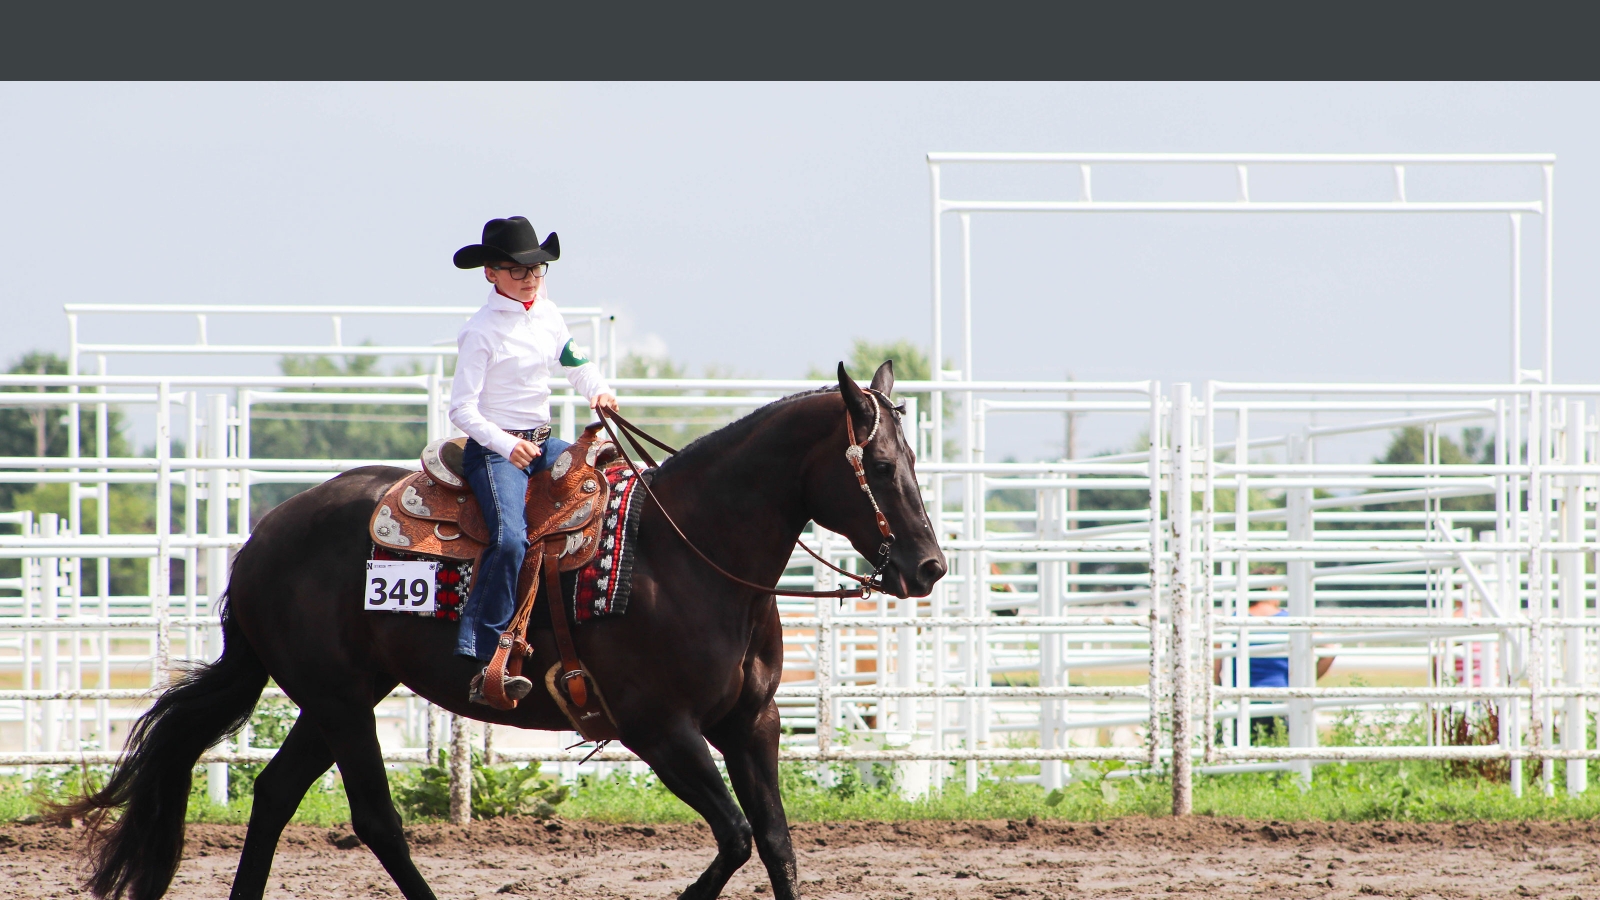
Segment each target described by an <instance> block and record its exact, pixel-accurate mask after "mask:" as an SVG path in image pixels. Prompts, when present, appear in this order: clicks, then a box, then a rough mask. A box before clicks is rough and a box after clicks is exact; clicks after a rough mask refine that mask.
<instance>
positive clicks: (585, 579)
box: [573, 465, 651, 622]
mask: <svg viewBox="0 0 1600 900" xmlns="http://www.w3.org/2000/svg"><path fill="white" fill-rule="evenodd" d="M605 476H606V481H607V482H609V483H610V485H611V492H610V493H611V497H610V499H609V500H608V501H607V502H606V511H605V520H604V521H603V522H602V523H601V525H600V528H601V531H600V549H599V551H598V552H597V553H595V555H594V559H591V560H590V561H589V562H588V563H587V564H586V565H585V566H584V567H583V568H581V569H579V570H578V587H577V596H576V597H575V598H574V602H573V607H574V609H573V616H574V618H576V619H577V620H578V621H579V622H586V621H588V620H589V619H593V618H598V617H600V616H620V615H622V614H623V613H626V612H627V611H628V595H629V594H630V593H631V592H632V590H633V552H634V544H635V537H636V536H637V534H638V531H639V514H640V512H642V511H643V510H644V505H645V503H646V502H647V501H648V500H649V495H648V494H646V493H645V492H643V491H639V490H636V488H638V486H639V479H638V478H635V477H634V474H633V470H632V469H630V468H628V467H627V466H626V465H620V466H611V467H609V468H607V469H606V470H605ZM644 477H645V478H649V477H651V472H649V471H646V472H645V473H644ZM641 498H643V499H641Z"/></svg>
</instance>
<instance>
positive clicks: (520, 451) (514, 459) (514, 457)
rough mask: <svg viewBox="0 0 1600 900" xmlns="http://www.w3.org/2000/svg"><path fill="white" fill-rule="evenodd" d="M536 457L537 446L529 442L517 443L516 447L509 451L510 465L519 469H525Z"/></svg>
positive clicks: (537, 453)
mask: <svg viewBox="0 0 1600 900" xmlns="http://www.w3.org/2000/svg"><path fill="white" fill-rule="evenodd" d="M538 455H539V445H538V444H535V443H532V442H531V441H517V446H515V447H513V448H512V449H511V464H512V465H513V466H516V467H517V468H519V469H526V468H527V467H528V466H529V465H530V464H532V462H533V460H534V457H537V456H538Z"/></svg>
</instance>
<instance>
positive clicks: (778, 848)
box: [707, 700, 799, 900]
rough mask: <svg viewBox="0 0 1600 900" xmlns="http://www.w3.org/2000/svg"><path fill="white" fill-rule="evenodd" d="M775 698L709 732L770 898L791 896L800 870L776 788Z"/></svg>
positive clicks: (780, 899) (781, 899)
mask: <svg viewBox="0 0 1600 900" xmlns="http://www.w3.org/2000/svg"><path fill="white" fill-rule="evenodd" d="M781 734H782V731H781V729H780V727H779V724H778V704H777V703H776V702H774V701H772V700H768V701H767V705H766V706H765V707H764V708H763V709H762V710H761V711H760V712H758V713H757V714H756V715H755V716H754V717H753V718H747V717H737V716H729V717H728V719H725V720H723V721H722V722H720V723H718V727H717V728H715V729H713V730H712V732H711V733H710V734H708V735H707V736H708V737H709V738H710V739H711V743H713V744H715V745H716V747H717V749H718V750H721V751H722V757H723V762H724V763H726V764H727V766H728V780H729V781H731V782H733V791H734V793H735V794H737V795H738V796H739V805H740V806H742V807H744V811H745V815H747V816H749V817H750V824H751V826H752V827H753V828H754V831H755V841H756V852H757V853H759V854H761V862H762V863H763V864H765V865H766V867H767V877H768V878H769V879H771V881H772V896H773V900H793V898H794V897H795V885H796V884H797V882H798V881H799V871H798V870H797V868H796V867H795V860H794V847H793V845H791V844H790V842H789V819H788V817H787V816H785V815H784V812H783V797H782V796H781V795H780V794H779V790H778V739H779V737H780V736H781Z"/></svg>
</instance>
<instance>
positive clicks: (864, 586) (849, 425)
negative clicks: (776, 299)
mask: <svg viewBox="0 0 1600 900" xmlns="http://www.w3.org/2000/svg"><path fill="white" fill-rule="evenodd" d="M867 392H868V393H869V394H871V395H873V403H872V412H873V416H872V430H871V431H870V432H868V433H867V437H866V440H864V441H862V442H861V443H859V444H858V443H856V427H855V420H854V418H853V417H852V416H851V415H850V406H849V404H845V408H844V420H845V435H846V437H847V439H848V440H849V441H850V446H849V447H848V448H846V449H845V452H844V456H845V459H846V460H847V461H848V462H849V463H850V467H851V468H852V469H854V470H855V473H856V481H857V483H859V484H860V486H861V490H862V491H863V492H865V493H866V495H867V500H868V501H869V502H870V503H871V504H872V513H873V516H874V517H875V518H876V519H877V523H878V533H879V534H880V535H882V537H883V543H882V544H880V545H879V546H878V556H879V560H878V565H877V567H876V568H875V569H873V571H872V574H871V575H869V576H867V577H865V578H863V577H861V576H860V575H857V574H855V573H854V572H847V571H845V570H844V569H841V568H839V567H838V566H836V565H834V564H833V563H831V562H828V561H827V560H825V559H823V558H822V557H821V556H820V555H818V554H817V552H816V551H815V550H812V549H811V548H810V547H808V546H806V542H805V541H800V540H797V541H795V543H796V544H798V545H799V546H800V549H802V550H804V551H806V552H807V553H809V554H810V555H811V556H812V558H813V559H815V560H817V561H818V562H820V563H822V564H823V565H825V566H827V567H828V568H830V569H832V570H833V571H835V572H837V573H839V574H840V575H843V576H845V577H846V578H849V579H850V580H852V581H854V582H856V584H857V586H856V587H851V588H838V589H836V590H831V591H791V590H783V589H780V588H778V587H777V586H776V585H772V586H768V585H762V584H756V583H755V582H753V581H746V580H745V579H743V578H740V577H739V576H737V575H735V574H733V573H732V572H729V571H728V570H727V569H724V568H723V567H721V566H719V565H717V564H716V562H715V561H713V560H712V559H711V557H709V556H707V555H705V553H704V552H703V551H701V549H700V548H699V547H696V546H695V544H694V541H691V540H689V536H688V535H686V534H684V533H683V529H682V528H680V527H678V523H677V522H675V521H673V518H672V514H671V513H668V512H667V508H666V507H665V506H663V505H662V504H661V500H660V499H659V498H658V497H656V492H655V490H654V489H653V488H651V487H650V481H649V479H646V478H645V477H644V473H643V472H641V471H640V470H639V466H638V465H637V464H636V463H635V462H634V461H633V457H631V456H629V455H628V448H627V446H626V445H625V444H624V443H623V442H622V439H621V438H620V437H618V435H617V431H621V432H622V434H624V435H626V436H627V438H628V441H629V442H631V443H632V444H633V449H634V451H635V452H636V453H638V454H639V456H640V457H641V458H642V459H643V460H644V461H645V462H646V463H648V464H649V465H650V467H651V468H656V467H657V466H656V462H655V460H654V459H652V458H651V457H650V453H649V451H647V450H645V448H644V445H643V444H642V443H640V440H639V439H640V438H643V439H644V440H646V441H649V442H650V443H651V444H654V445H655V446H657V447H659V448H661V449H662V450H665V451H666V452H668V453H677V452H678V451H677V450H676V449H674V448H673V447H670V446H668V445H666V444H664V443H662V442H661V441H659V440H657V439H656V438H654V437H652V436H651V435H649V434H648V433H646V432H645V431H644V430H643V429H641V428H639V427H638V426H637V425H634V424H633V423H632V422H629V421H628V420H627V419H625V418H623V417H622V416H621V415H619V414H618V413H616V412H612V411H607V410H604V409H597V410H595V412H596V413H598V414H599V415H600V422H601V424H603V425H605V428H606V434H608V435H610V436H611V441H612V443H614V444H616V445H617V450H618V451H619V452H620V453H621V454H622V458H623V459H624V460H625V461H627V463H628V468H630V469H632V470H633V474H634V477H635V478H638V479H639V481H640V482H641V483H642V484H643V485H644V489H645V493H647V494H649V495H650V499H651V501H652V502H654V503H655V505H656V508H657V509H659V510H661V515H662V516H663V517H664V518H666V520H667V524H668V525H671V526H672V530H673V531H675V532H677V535H678V538H679V539H680V540H682V541H683V542H684V544H686V545H687V546H688V547H689V549H690V550H693V551H694V554H695V555H696V556H698V557H700V560H701V561H702V562H704V563H705V564H706V565H708V566H710V567H711V568H712V569H714V570H716V572H717V574H718V575H721V576H722V577H723V578H726V579H728V580H729V581H732V582H734V583H735V584H738V585H741V586H743V587H747V588H752V589H754V590H758V591H761V592H762V593H766V594H775V595H778V596H781V597H836V598H838V599H841V600H843V599H866V598H867V597H870V596H871V595H872V592H873V591H881V590H882V589H883V588H882V582H881V581H880V580H879V579H880V578H881V577H882V575H883V570H884V569H886V568H888V566H889V552H890V550H891V549H892V548H893V545H894V539H895V538H894V532H893V531H892V530H891V529H890V528H889V520H888V519H887V518H886V517H885V516H884V514H883V510H882V509H880V508H879V507H878V498H877V497H875V496H873V493H872V487H871V486H870V485H868V484H867V472H866V467H865V464H864V463H863V458H864V457H865V455H866V446H867V444H868V443H870V442H871V441H872V439H873V438H874V437H876V436H877V434H878V426H879V425H880V424H881V422H882V418H883V410H882V408H881V407H880V406H879V405H878V398H879V397H882V394H881V393H879V392H878V391H877V390H874V389H872V388H870V387H869V388H867ZM840 399H841V400H842V399H843V397H842V396H841V397H840ZM884 399H885V401H886V402H887V398H884ZM613 420H615V422H616V425H617V431H613V430H612V428H611V424H612V421H613Z"/></svg>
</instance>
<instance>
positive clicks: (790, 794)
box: [0, 707, 1600, 827]
mask: <svg viewBox="0 0 1600 900" xmlns="http://www.w3.org/2000/svg"><path fill="white" fill-rule="evenodd" d="M290 717H291V715H290V714H289V713H287V712H286V710H285V709H283V708H273V707H267V708H265V709H264V710H263V711H262V712H261V713H258V716H257V720H256V734H257V736H258V738H260V739H261V741H262V743H268V742H270V741H272V740H274V739H277V738H281V736H282V733H284V732H285V731H286V730H287V723H288V721H289V719H290ZM1490 725H1492V723H1489V722H1486V721H1482V722H1480V721H1474V723H1471V727H1472V728H1478V729H1482V728H1485V727H1488V726H1490ZM1424 728H1425V725H1424V723H1423V722H1422V720H1421V718H1420V716H1419V715H1416V714H1413V713H1402V712H1400V711H1390V712H1380V713H1365V714H1357V713H1354V712H1351V713H1347V714H1346V715H1345V716H1343V717H1341V718H1340V719H1339V720H1338V721H1337V723H1336V724H1335V726H1334V727H1333V728H1332V729H1331V731H1330V732H1329V733H1328V734H1327V735H1326V736H1325V741H1326V743H1328V744H1330V745H1349V746H1377V745H1415V744H1423V743H1426V741H1425V732H1424ZM1469 731H1470V729H1469ZM1275 740H1277V741H1281V740H1282V735H1281V732H1280V733H1279V734H1278V735H1277V736H1276V738H1275ZM1273 741H1274V738H1272V737H1270V736H1269V737H1267V739H1266V740H1264V741H1261V742H1260V743H1263V744H1268V743H1272V742H1273ZM268 745H270V743H268ZM1523 768H1524V770H1525V771H1524V791H1523V796H1521V797H1516V796H1513V794H1512V791H1511V787H1510V785H1509V784H1508V783H1507V771H1506V769H1505V767H1504V765H1503V764H1500V765H1496V764H1493V763H1489V764H1471V765H1463V764H1459V763H1456V764H1452V763H1446V762H1367V763H1339V764H1329V765H1322V766H1318V767H1317V768H1316V770H1315V774H1314V776H1313V779H1312V783H1311V784H1310V785H1309V786H1307V785H1303V784H1302V783H1301V782H1300V781H1299V780H1298V778H1297V777H1296V776H1294V775H1293V774H1291V773H1288V772H1269V773H1240V774H1226V775H1214V776H1197V777H1196V779H1195V787H1194V810H1195V812H1196V813H1197V814H1199V815H1218V816H1223V815H1225V816H1242V817H1246V818H1253V819H1280V820H1287V821H1318V820H1320V821H1349V822H1362V821H1379V820H1385V821H1432V822H1447V821H1467V820H1560V819H1588V818H1595V817H1600V764H1593V765H1591V766H1590V767H1589V776H1590V785H1591V788H1590V790H1588V791H1587V792H1585V793H1583V794H1580V795H1578V796H1576V797H1568V796H1567V795H1566V793H1565V791H1564V790H1560V789H1558V791H1557V793H1556V795H1555V796H1552V797H1546V796H1544V795H1543V793H1542V792H1541V790H1540V786H1539V783H1538V782H1537V780H1536V776H1537V766H1533V765H1525V766H1524V767H1523ZM1120 769H1122V764H1120V763H1094V764H1089V763H1075V764H1073V766H1072V768H1071V779H1070V781H1069V783H1068V784H1067V785H1066V786H1065V787H1064V788H1062V789H1060V790H1056V791H1050V792H1046V791H1045V790H1044V789H1043V788H1041V787H1039V786H1038V785H1036V784H1029V783H1024V782H1022V781H1020V780H1018V779H1020V778H1022V777H1025V776H1028V775H1036V774H1037V773H1038V771H1039V767H1038V764H1037V763H1003V764H995V765H992V766H986V767H984V768H983V769H982V777H980V779H979V782H978V787H977V790H976V791H974V792H972V793H970V794H969V793H967V792H966V790H965V789H964V785H963V784H962V781H963V780H964V779H961V778H959V777H954V776H958V775H959V774H960V773H962V772H963V771H964V769H963V767H960V766H953V765H952V766H945V767H942V771H943V772H944V773H945V774H946V775H947V776H952V778H951V780H946V781H945V782H944V783H943V786H942V789H941V790H936V791H934V792H932V793H930V794H929V795H928V796H925V797H921V798H916V799H907V798H905V797H902V796H901V795H900V792H899V790H898V789H897V786H896V784H895V774H896V773H895V770H894V768H893V767H892V766H888V765H885V764H881V763H880V764H872V765H867V764H854V763H833V764H829V765H827V766H823V767H818V766H813V765H811V764H807V763H800V762H785V763H782V764H781V767H780V779H781V786H782V791H783V797H784V806H785V809H786V811H787V812H788V816H789V818H790V820H791V821H796V822H826V821H847V820H872V821H896V820H901V821H903V820H915V819H945V820H951V819H1025V818H1028V817H1029V816H1038V817H1040V818H1049V819H1064V820H1072V821H1096V820H1105V819H1114V818H1119V817H1122V816H1130V815H1144V816H1162V815H1166V814H1167V813H1168V812H1169V811H1170V810H1171V806H1172V794H1171V784H1170V782H1169V781H1168V780H1167V779H1166V778H1165V777H1164V776H1163V775H1161V774H1159V773H1157V774H1139V775H1131V776H1130V777H1122V776H1127V775H1129V773H1128V772H1126V771H1119V770H1120ZM258 771H259V767H256V766H236V767H234V768H233V770H232V771H231V773H230V774H231V777H230V781H229V787H230V794H231V796H230V799H229V802H228V804H227V805H226V806H222V805H217V804H214V803H212V802H211V801H210V800H209V799H208V794H207V790H206V778H205V769H204V767H197V768H196V769H195V777H194V781H193V785H192V789H191V792H190V797H189V809H188V821H190V822H222V823H235V824H243V823H245V822H247V821H248V820H249V817H250V805H251V800H252V797H251V785H252V781H253V779H254V776H255V774H256V773H257V772H258ZM936 771H940V769H939V768H937V767H936ZM108 774H109V769H108V768H107V767H90V768H84V769H65V768H63V769H54V770H50V769H40V770H37V772H36V774H35V777H34V778H33V779H32V780H31V781H28V780H24V779H23V778H21V777H20V776H13V777H10V778H0V821H16V820H27V819H28V818H29V817H31V816H36V815H38V814H39V813H40V812H41V811H42V810H43V809H44V807H45V806H46V805H47V804H48V803H49V802H51V801H55V800H61V799H64V798H67V797H71V796H76V795H77V794H78V793H79V792H80V791H81V789H82V787H83V785H84V784H85V782H86V780H87V782H88V783H89V784H91V785H93V784H98V783H102V782H103V781H104V779H105V777H106V776H107V775H108ZM389 774H390V782H391V786H392V788H393V790H394V794H395V797H396V800H397V805H398V807H399V808H400V809H401V810H402V813H403V815H404V816H405V817H406V819H407V821H413V822H416V821H430V820H437V819H439V818H442V816H443V814H444V802H445V801H444V797H445V795H446V781H445V778H446V776H445V772H444V768H443V766H442V761H441V764H440V765H436V766H396V767H392V768H391V770H390V773H389ZM1553 783H1555V784H1556V785H1558V786H1559V785H1563V784H1564V783H1565V764H1564V763H1562V762H1559V761H1558V762H1557V763H1556V774H1555V778H1554V779H1553ZM474 787H475V794H476V795H477V796H475V798H474V799H475V801H477V802H475V803H474V807H475V813H476V814H477V815H479V816H482V815H485V814H493V813H496V812H500V813H522V814H530V813H531V814H535V815H548V814H551V813H555V814H559V815H560V816H562V817H564V818H568V819H581V820H591V821H601V822H632V823H668V822H694V821H698V820H699V816H697V815H696V814H695V813H694V811H693V810H691V809H689V807H688V806H686V805H685V804H684V803H683V802H682V801H680V800H679V799H678V798H677V797H675V796H673V795H672V793H671V792H670V791H668V790H667V789H666V788H665V787H664V786H663V785H662V784H661V783H660V781H658V780H657V779H656V778H655V776H654V775H652V774H644V775H638V776H632V775H628V774H626V773H620V772H619V773H615V774H612V775H608V776H605V777H599V776H586V777H583V778H580V779H579V781H578V783H576V784H574V785H571V786H569V787H568V788H558V787H556V786H555V785H553V784H552V783H551V782H550V781H549V780H548V779H545V778H541V777H539V774H538V769H537V767H536V766H535V767H526V768H525V767H517V766H507V765H503V766H495V767H487V766H482V765H477V766H475V774H474ZM349 820H350V807H349V803H348V801H347V800H346V798H345V794H344V789H343V786H342V784H341V783H340V781H339V779H338V777H337V775H336V774H330V775H329V776H327V777H325V778H324V779H321V780H319V781H318V782H317V783H316V784H314V785H313V786H312V789H311V790H310V791H309V792H308V793H307V794H306V797H305V798H304V800H302V801H301V804H300V808H299V810H298V812H297V813H296V815H295V818H294V821H295V822H297V823H301V824H307V825H315V826H323V827H331V826H336V825H342V824H345V823H348V822H349Z"/></svg>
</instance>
